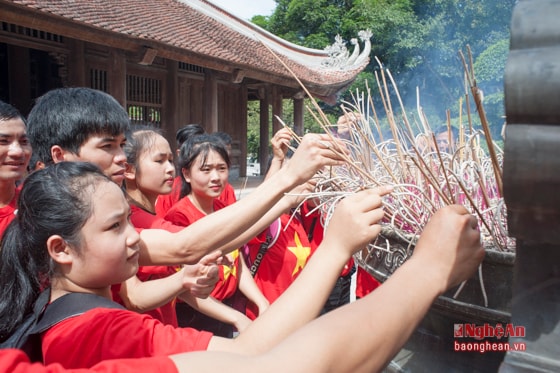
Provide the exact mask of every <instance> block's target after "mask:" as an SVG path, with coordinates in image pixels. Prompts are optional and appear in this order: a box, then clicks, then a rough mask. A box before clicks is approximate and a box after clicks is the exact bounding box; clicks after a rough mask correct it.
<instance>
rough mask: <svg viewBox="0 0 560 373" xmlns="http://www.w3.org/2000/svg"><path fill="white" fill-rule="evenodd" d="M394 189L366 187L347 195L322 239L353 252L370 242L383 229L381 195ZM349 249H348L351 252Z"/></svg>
mask: <svg viewBox="0 0 560 373" xmlns="http://www.w3.org/2000/svg"><path fill="white" fill-rule="evenodd" d="M391 191H392V188H391V187H389V186H383V187H378V188H374V189H366V190H363V191H361V192H358V193H356V194H353V195H351V196H349V197H346V198H344V199H343V200H342V201H340V202H339V204H338V205H337V206H336V208H335V212H334V214H333V216H332V218H331V219H330V221H329V222H328V226H327V227H326V229H325V238H324V239H323V242H329V243H334V245H333V246H335V247H339V248H340V249H342V250H346V251H347V254H349V255H352V254H354V252H356V251H357V250H359V249H361V248H363V247H364V246H365V245H366V244H368V243H369V242H371V241H372V240H373V239H375V238H376V237H377V235H378V234H379V232H381V225H380V224H379V222H380V221H381V219H382V218H383V214H384V212H383V203H382V201H381V197H382V196H384V195H385V194H388V193H390V192H391ZM348 251H349V252H348Z"/></svg>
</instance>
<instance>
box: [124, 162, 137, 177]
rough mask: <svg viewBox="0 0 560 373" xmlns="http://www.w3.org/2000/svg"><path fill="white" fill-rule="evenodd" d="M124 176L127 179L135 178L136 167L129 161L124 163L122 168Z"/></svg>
mask: <svg viewBox="0 0 560 373" xmlns="http://www.w3.org/2000/svg"><path fill="white" fill-rule="evenodd" d="M124 177H125V178H126V179H128V180H135V179H136V167H134V166H133V165H131V164H130V163H128V162H127V163H126V164H125V169H124Z"/></svg>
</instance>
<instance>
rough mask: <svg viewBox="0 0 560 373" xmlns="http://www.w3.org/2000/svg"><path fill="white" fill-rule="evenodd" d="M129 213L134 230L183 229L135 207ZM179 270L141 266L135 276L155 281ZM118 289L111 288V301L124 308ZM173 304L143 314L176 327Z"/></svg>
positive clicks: (143, 279) (119, 286)
mask: <svg viewBox="0 0 560 373" xmlns="http://www.w3.org/2000/svg"><path fill="white" fill-rule="evenodd" d="M130 211H131V216H130V221H131V222H132V225H134V227H136V228H141V229H149V228H154V229H155V228H158V229H165V230H167V231H170V232H178V231H180V230H181V229H183V227H179V226H176V225H173V224H171V223H170V222H168V221H166V220H164V219H162V218H159V217H157V216H155V215H154V214H150V213H149V212H148V211H146V210H144V209H141V208H140V207H138V206H136V205H133V204H131V205H130ZM179 269H180V267H178V266H141V267H139V268H138V272H137V273H136V276H137V277H138V279H140V281H150V280H157V279H160V278H165V277H167V276H170V275H172V274H174V273H176V272H177V271H178V270H179ZM120 288H121V285H120V284H116V285H113V286H111V292H112V295H113V300H114V301H115V302H117V303H119V304H122V305H123V306H125V304H124V302H123V300H122V298H121V297H120V295H119V291H120ZM175 302H176V300H175V299H173V300H172V301H171V302H169V303H166V304H164V305H163V306H161V307H158V308H155V309H153V310H150V311H146V312H144V314H147V315H151V316H152V317H153V318H154V319H156V320H159V321H161V322H162V323H164V324H168V325H172V326H175V327H178V326H179V324H178V321H177V312H176V311H175Z"/></svg>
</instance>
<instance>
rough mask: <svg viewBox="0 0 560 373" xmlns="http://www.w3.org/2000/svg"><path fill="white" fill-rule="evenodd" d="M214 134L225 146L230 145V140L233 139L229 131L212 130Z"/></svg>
mask: <svg viewBox="0 0 560 373" xmlns="http://www.w3.org/2000/svg"><path fill="white" fill-rule="evenodd" d="M214 136H216V137H217V138H219V139H220V140H222V142H223V143H224V145H226V146H227V145H231V142H232V141H233V140H232V138H231V136H230V135H229V133H226V132H214Z"/></svg>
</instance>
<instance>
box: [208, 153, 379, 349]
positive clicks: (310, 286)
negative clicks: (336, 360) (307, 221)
mask: <svg viewBox="0 0 560 373" xmlns="http://www.w3.org/2000/svg"><path fill="white" fill-rule="evenodd" d="M289 164H291V162H290V163H289ZM289 164H288V165H289ZM389 191H390V189H388V188H386V189H385V188H380V189H379V190H366V191H362V192H360V193H357V194H355V195H353V196H350V197H347V198H345V199H344V200H343V201H341V202H340V203H339V204H338V206H337V207H336V209H335V213H334V214H333V216H332V218H331V220H330V223H329V227H328V228H327V230H326V232H325V233H326V235H325V239H324V240H323V242H322V243H321V245H320V247H319V248H318V249H317V251H316V252H315V253H314V254H313V256H311V258H310V260H309V262H308V263H307V264H306V266H305V268H304V269H303V271H302V272H301V273H300V274H299V276H298V278H297V279H296V280H295V281H294V283H293V284H292V285H290V287H289V288H288V289H287V290H286V291H285V292H284V293H283V294H282V295H281V296H280V298H278V299H277V300H276V301H275V302H274V303H273V304H272V305H271V306H270V307H269V308H268V309H267V311H266V312H265V313H263V314H262V315H261V316H259V317H258V318H257V319H256V320H255V321H254V322H253V324H251V326H250V327H249V328H247V330H246V331H245V332H244V333H242V334H241V335H240V336H239V337H237V338H236V339H234V340H224V339H221V338H213V339H212V341H211V342H210V345H209V347H208V349H209V350H221V351H232V352H238V353H243V354H255V353H260V352H264V351H267V350H269V349H270V348H272V347H274V346H275V345H276V344H277V343H278V342H280V341H281V340H283V339H284V338H285V337H286V336H287V335H289V334H291V333H292V332H293V331H295V330H297V329H298V328H300V327H301V326H303V325H305V324H306V323H308V322H309V321H310V320H312V319H314V318H315V317H317V315H318V314H319V312H320V311H321V309H322V307H323V305H324V304H325V301H326V300H327V297H328V296H329V294H330V292H331V289H332V287H333V285H334V283H335V282H336V279H337V278H338V275H339V274H340V271H341V270H342V267H343V266H344V264H345V263H346V261H347V260H348V258H349V257H350V255H352V254H353V253H354V252H355V251H357V250H358V249H360V248H361V247H363V246H364V245H365V244H366V243H368V242H370V241H371V240H373V239H374V238H375V237H376V236H377V234H378V233H379V232H380V230H381V227H380V225H379V224H378V223H379V221H380V220H381V218H382V217H383V209H382V207H381V206H382V205H381V197H380V194H381V195H382V194H385V193H387V192H389Z"/></svg>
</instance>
